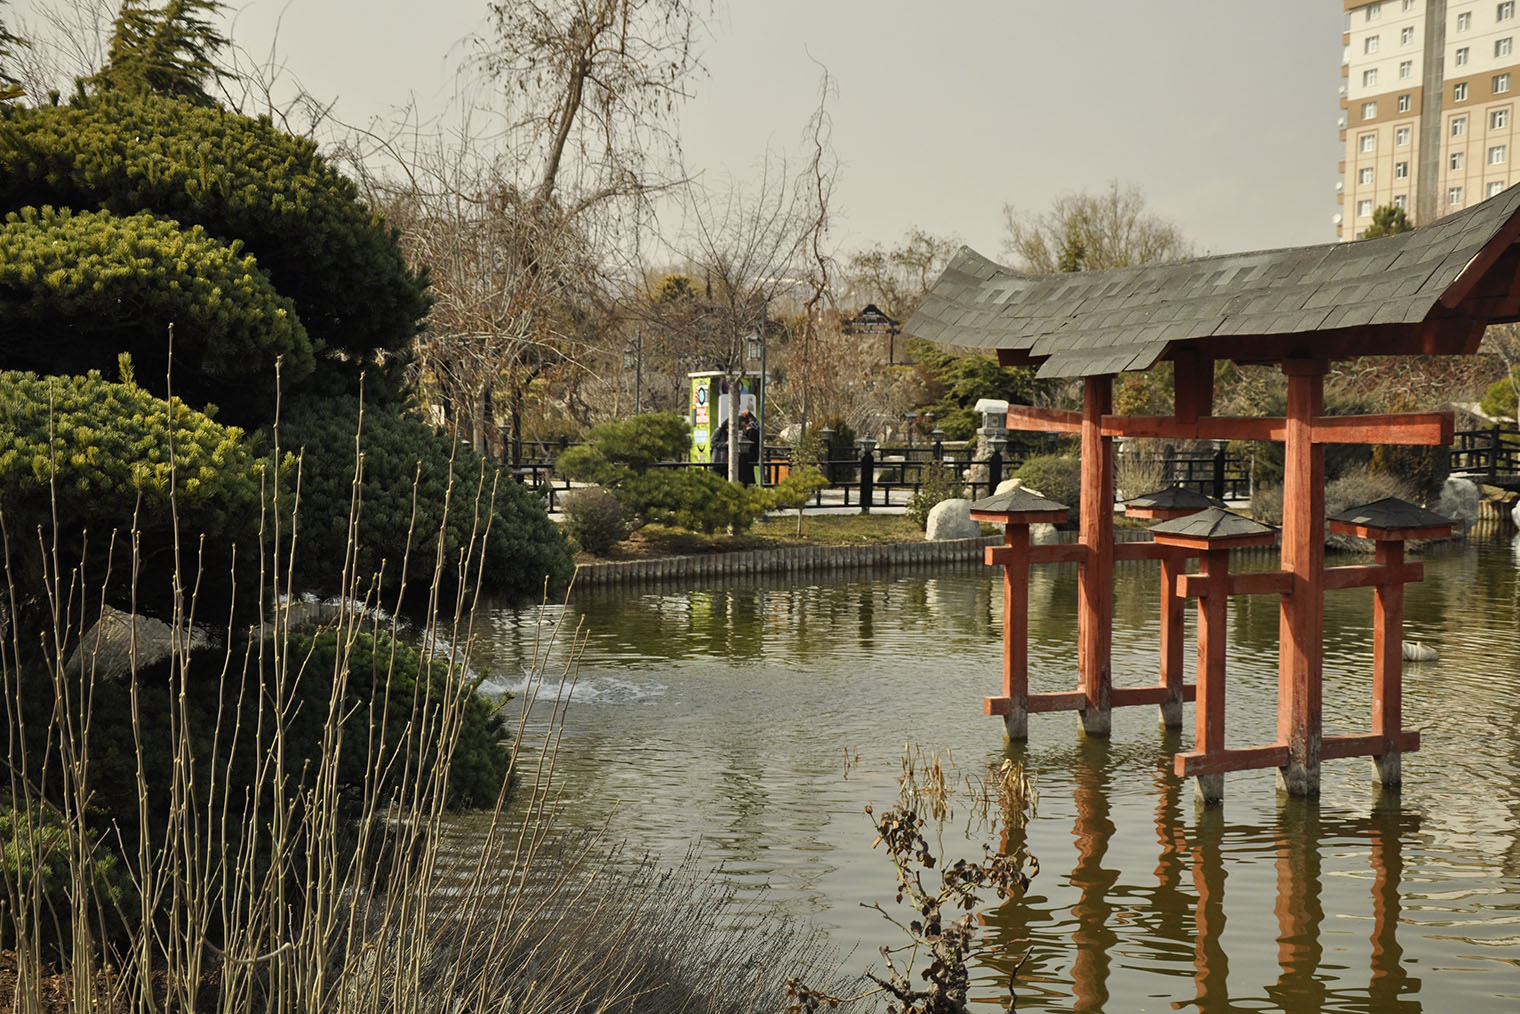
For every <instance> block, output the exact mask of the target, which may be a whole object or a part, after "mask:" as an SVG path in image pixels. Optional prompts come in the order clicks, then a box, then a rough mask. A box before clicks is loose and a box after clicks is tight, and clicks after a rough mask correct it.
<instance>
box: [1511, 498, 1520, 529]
mask: <svg viewBox="0 0 1520 1014" xmlns="http://www.w3.org/2000/svg"><path fill="white" fill-rule="evenodd" d="M1509 519H1510V520H1511V521H1513V522H1514V523H1515V527H1516V528H1520V502H1516V504H1515V506H1514V509H1513V510H1511V511H1510V512H1509Z"/></svg>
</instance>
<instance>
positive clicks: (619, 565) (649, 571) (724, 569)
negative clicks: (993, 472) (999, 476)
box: [575, 535, 1002, 587]
mask: <svg viewBox="0 0 1520 1014" xmlns="http://www.w3.org/2000/svg"><path fill="white" fill-rule="evenodd" d="M1000 542H1002V536H1000V535H992V536H986V537H981V538H975V539H946V540H944V541H940V542H889V543H880V544H875V545H869V546H786V547H783V548H780V549H756V550H751V551H749V552H744V553H706V554H703V555H700V556H664V557H652V558H650V559H645V560H607V561H598V562H596V563H582V564H577V565H576V568H575V585H576V587H585V586H587V585H594V586H599V587H600V586H605V585H635V584H650V583H655V582H660V581H689V580H692V579H694V578H699V579H700V578H728V577H743V576H745V575H749V574H807V575H819V574H842V573H848V572H852V571H866V570H875V569H878V568H885V567H916V566H924V565H930V564H934V565H938V564H947V563H965V564H980V563H981V562H982V559H983V556H982V547H984V546H994V545H997V544H999V543H1000Z"/></svg>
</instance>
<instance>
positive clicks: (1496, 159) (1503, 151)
mask: <svg viewBox="0 0 1520 1014" xmlns="http://www.w3.org/2000/svg"><path fill="white" fill-rule="evenodd" d="M1508 161H1509V146H1508V145H1505V144H1496V145H1494V146H1493V147H1492V148H1490V149H1488V164H1489V165H1503V164H1504V163H1506V162H1508Z"/></svg>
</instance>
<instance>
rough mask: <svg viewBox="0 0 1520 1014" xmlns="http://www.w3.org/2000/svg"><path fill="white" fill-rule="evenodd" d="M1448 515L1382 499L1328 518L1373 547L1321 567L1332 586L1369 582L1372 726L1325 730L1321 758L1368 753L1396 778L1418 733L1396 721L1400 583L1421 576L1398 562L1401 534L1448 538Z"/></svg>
mask: <svg viewBox="0 0 1520 1014" xmlns="http://www.w3.org/2000/svg"><path fill="white" fill-rule="evenodd" d="M1451 528H1452V526H1451V520H1450V519H1449V518H1444V517H1442V516H1441V515H1439V514H1435V513H1432V512H1431V511H1427V510H1424V509H1422V508H1419V507H1416V506H1415V505H1414V504H1411V503H1405V502H1404V501H1402V500H1395V499H1392V498H1385V499H1382V500H1377V501H1374V502H1373V503H1369V504H1362V505H1361V506H1359V507H1349V508H1347V509H1346V510H1344V511H1342V512H1341V513H1340V514H1337V515H1336V516H1335V517H1333V518H1331V519H1330V530H1331V531H1332V532H1335V533H1336V534H1339V535H1354V536H1357V537H1358V538H1363V539H1372V540H1373V541H1374V543H1375V544H1376V546H1377V564H1376V565H1375V566H1373V567H1336V568H1334V569H1333V570H1330V571H1327V572H1326V576H1327V578H1333V579H1334V581H1333V584H1332V587H1348V588H1350V587H1358V586H1360V585H1363V584H1371V585H1372V588H1373V598H1372V609H1373V613H1372V732H1371V735H1369V736H1330V737H1327V738H1326V739H1325V740H1324V741H1323V743H1322V744H1321V753H1322V754H1323V755H1324V756H1327V757H1350V756H1356V755H1365V754H1368V753H1370V754H1371V755H1372V766H1373V771H1374V773H1375V775H1376V776H1377V780H1378V781H1379V782H1381V783H1382V784H1383V785H1388V786H1394V785H1398V784H1399V782H1400V781H1401V779H1402V775H1403V772H1402V770H1401V768H1402V761H1401V760H1400V758H1401V757H1402V756H1403V755H1404V754H1405V753H1407V752H1411V751H1414V750H1418V749H1419V748H1420V734H1419V733H1418V732H1417V731H1414V730H1408V731H1406V730H1405V729H1404V728H1403V719H1404V714H1403V712H1404V687H1403V681H1404V585H1405V583H1406V582H1409V581H1419V580H1421V579H1422V578H1423V577H1424V576H1425V575H1424V570H1423V568H1422V567H1421V566H1420V565H1419V564H1418V563H1415V564H1405V562H1404V543H1405V541H1406V540H1408V539H1444V538H1450V537H1451Z"/></svg>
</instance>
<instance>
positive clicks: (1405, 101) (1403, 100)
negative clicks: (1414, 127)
mask: <svg viewBox="0 0 1520 1014" xmlns="http://www.w3.org/2000/svg"><path fill="white" fill-rule="evenodd" d="M1409 106H1410V99H1409V96H1408V95H1400V96H1399V112H1401V113H1407V112H1409Z"/></svg>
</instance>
